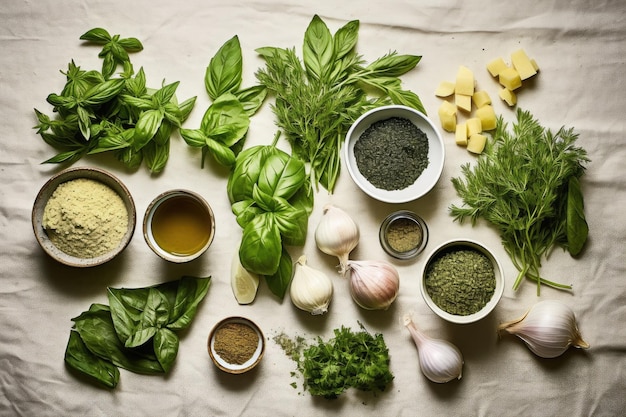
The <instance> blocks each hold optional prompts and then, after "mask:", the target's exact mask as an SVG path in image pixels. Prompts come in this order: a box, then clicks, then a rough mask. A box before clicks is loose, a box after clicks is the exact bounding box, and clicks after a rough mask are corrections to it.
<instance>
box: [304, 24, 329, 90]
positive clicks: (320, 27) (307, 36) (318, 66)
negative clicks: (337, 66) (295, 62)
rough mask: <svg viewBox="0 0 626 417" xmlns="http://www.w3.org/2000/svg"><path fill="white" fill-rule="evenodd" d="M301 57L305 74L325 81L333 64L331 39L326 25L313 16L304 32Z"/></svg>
mask: <svg viewBox="0 0 626 417" xmlns="http://www.w3.org/2000/svg"><path fill="white" fill-rule="evenodd" d="M302 57H303V61H304V66H305V67H306V69H307V73H309V74H310V75H312V76H313V77H314V78H316V79H318V80H325V79H326V77H327V75H328V72H329V68H330V64H331V63H332V62H333V57H334V55H333V37H332V35H331V33H330V30H328V26H326V23H324V21H323V20H322V19H321V18H320V17H319V16H318V15H315V16H313V19H312V20H311V23H309V26H308V27H307V29H306V31H305V32H304V45H303V48H302Z"/></svg>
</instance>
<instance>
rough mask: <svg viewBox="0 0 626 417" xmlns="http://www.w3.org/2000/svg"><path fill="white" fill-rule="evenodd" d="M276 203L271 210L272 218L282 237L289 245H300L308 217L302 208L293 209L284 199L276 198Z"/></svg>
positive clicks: (304, 236)
mask: <svg viewBox="0 0 626 417" xmlns="http://www.w3.org/2000/svg"><path fill="white" fill-rule="evenodd" d="M275 200H276V202H277V203H278V204H277V206H276V207H275V209H274V210H273V213H274V219H275V220H276V224H277V225H278V230H279V231H280V235H281V238H282V243H283V244H284V245H289V246H302V245H304V243H305V241H306V235H307V229H308V225H309V217H308V216H307V214H306V211H305V210H303V209H299V210H298V209H295V208H294V207H293V206H291V205H290V204H289V203H287V202H286V201H281V199H278V198H276V199H275Z"/></svg>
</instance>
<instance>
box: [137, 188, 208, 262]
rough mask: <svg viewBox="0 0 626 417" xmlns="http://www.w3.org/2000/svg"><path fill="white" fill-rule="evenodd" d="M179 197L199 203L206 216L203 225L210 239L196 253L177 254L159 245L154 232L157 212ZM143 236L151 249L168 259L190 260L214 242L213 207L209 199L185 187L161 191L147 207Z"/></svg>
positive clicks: (198, 255)
mask: <svg viewBox="0 0 626 417" xmlns="http://www.w3.org/2000/svg"><path fill="white" fill-rule="evenodd" d="M177 197H182V198H186V199H190V200H192V201H193V202H195V203H197V204H198V205H199V206H200V207H201V209H202V214H203V216H204V217H205V218H204V219H203V224H202V226H201V227H204V228H205V229H206V230H205V231H206V232H207V236H208V239H207V241H206V242H205V243H204V245H203V246H202V247H199V248H198V250H197V251H195V252H194V253H187V254H175V253H171V252H168V251H167V250H165V249H163V248H162V247H161V246H159V244H158V243H157V239H155V236H154V233H153V220H154V218H155V213H156V212H157V210H158V209H159V207H161V205H162V204H163V203H165V202H166V201H169V200H170V199H172V198H177ZM143 236H144V239H145V241H146V243H147V244H148V246H149V247H150V249H152V251H153V252H154V253H156V254H157V255H159V256H160V257H161V258H163V259H165V260H166V261H169V262H173V263H184V262H190V261H192V260H194V259H196V258H198V257H200V256H201V255H202V254H203V253H204V252H206V250H207V249H208V248H209V246H211V243H212V242H213V238H214V237H215V215H214V214H213V209H211V206H210V205H209V203H207V201H206V200H205V199H204V198H203V197H202V196H201V195H200V194H198V193H195V192H193V191H189V190H183V189H175V190H169V191H165V192H164V193H161V194H160V195H158V196H157V197H155V198H154V200H152V202H151V203H150V204H149V205H148V208H147V209H146V213H145V215H144V220H143Z"/></svg>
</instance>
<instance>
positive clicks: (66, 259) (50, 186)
mask: <svg viewBox="0 0 626 417" xmlns="http://www.w3.org/2000/svg"><path fill="white" fill-rule="evenodd" d="M80 178H84V179H90V180H94V181H98V182H100V183H102V184H104V185H107V186H108V187H110V188H111V189H112V190H113V191H115V192H116V193H117V194H118V195H119V196H120V198H121V199H122V201H123V203H124V206H125V207H126V211H127V214H128V224H127V226H126V232H125V233H124V235H123V237H122V239H121V241H120V243H119V245H117V247H115V248H114V249H113V250H111V251H109V252H107V253H105V254H101V255H98V256H95V257H92V258H81V257H77V256H73V255H70V254H67V253H65V252H63V251H62V250H61V249H59V248H58V247H57V246H56V245H55V244H54V243H53V242H52V241H51V240H50V237H49V235H48V233H47V232H46V230H45V229H44V226H43V217H44V211H45V208H46V204H47V203H48V200H49V199H50V197H51V196H52V194H53V193H54V191H55V190H56V189H57V187H58V186H59V185H61V184H62V183H65V182H68V181H71V180H76V179H80ZM31 218H32V225H33V231H34V232H35V238H36V239H37V242H38V243H39V245H40V246H41V247H42V249H43V250H44V251H45V252H46V253H47V254H48V255H49V256H50V257H51V258H53V259H55V260H56V261H58V262H60V263H62V264H65V265H68V266H73V267H92V266H96V265H101V264H103V263H105V262H108V261H110V260H111V259H113V258H115V257H116V256H117V255H119V254H120V253H121V252H122V251H123V250H124V249H126V247H127V246H128V244H129V243H130V240H131V238H132V236H133V233H134V232H135V224H136V220H137V215H136V211H135V203H134V201H133V198H132V196H131V194H130V192H129V191H128V189H127V188H126V186H125V185H124V184H123V183H122V181H120V180H119V179H118V178H117V177H115V176H114V175H113V174H111V173H109V172H107V171H105V170H103V169H99V168H84V167H76V168H68V169H66V170H64V171H61V172H59V173H58V174H56V175H54V176H53V177H52V178H50V179H49V180H48V181H47V182H46V183H45V184H44V185H43V187H41V189H40V190H39V193H38V194H37V197H36V198H35V203H34V205H33V210H32V216H31Z"/></svg>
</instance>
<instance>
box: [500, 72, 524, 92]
mask: <svg viewBox="0 0 626 417" xmlns="http://www.w3.org/2000/svg"><path fill="white" fill-rule="evenodd" d="M498 78H499V81H500V84H502V86H503V87H506V88H508V89H509V90H511V91H513V90H515V89H516V88H520V87H521V86H522V78H521V77H520V75H519V72H517V70H516V69H515V68H512V67H508V68H506V69H504V70H502V71H501V72H500V75H498Z"/></svg>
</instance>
